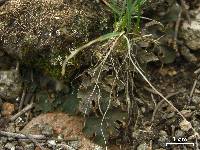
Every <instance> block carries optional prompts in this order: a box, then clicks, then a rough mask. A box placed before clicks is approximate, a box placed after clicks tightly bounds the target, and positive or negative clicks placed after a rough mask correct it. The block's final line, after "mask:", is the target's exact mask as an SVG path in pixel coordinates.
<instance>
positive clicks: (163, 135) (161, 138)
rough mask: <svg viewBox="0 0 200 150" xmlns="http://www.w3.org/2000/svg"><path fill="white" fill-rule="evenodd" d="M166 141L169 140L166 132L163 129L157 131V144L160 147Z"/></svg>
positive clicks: (163, 145)
mask: <svg viewBox="0 0 200 150" xmlns="http://www.w3.org/2000/svg"><path fill="white" fill-rule="evenodd" d="M168 141H169V136H168V134H167V132H166V131H164V130H161V131H160V133H159V139H158V142H159V145H160V146H162V147H165V144H166V142H168Z"/></svg>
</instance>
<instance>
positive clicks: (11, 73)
mask: <svg viewBox="0 0 200 150" xmlns="http://www.w3.org/2000/svg"><path fill="white" fill-rule="evenodd" d="M21 89H22V80H21V78H20V74H19V72H18V70H14V69H11V70H7V71H0V97H1V98H3V99H16V98H17V97H18V96H19V94H20V92H21Z"/></svg>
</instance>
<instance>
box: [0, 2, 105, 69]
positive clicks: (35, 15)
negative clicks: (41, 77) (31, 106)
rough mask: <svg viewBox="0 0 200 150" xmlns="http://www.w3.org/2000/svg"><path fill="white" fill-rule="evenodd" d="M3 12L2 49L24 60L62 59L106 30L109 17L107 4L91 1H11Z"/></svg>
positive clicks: (0, 34) (1, 9) (0, 38)
mask: <svg viewBox="0 0 200 150" xmlns="http://www.w3.org/2000/svg"><path fill="white" fill-rule="evenodd" d="M0 12H1V14H0V43H1V44H0V49H4V50H5V51H6V52H7V53H8V54H10V55H12V56H14V57H17V58H19V59H21V60H23V61H24V60H25V61H29V60H30V59H33V60H34V59H35V58H36V57H38V55H40V56H41V55H44V56H43V58H45V59H49V60H45V63H47V62H52V59H55V56H56V57H61V61H62V59H63V58H64V56H65V55H66V54H69V53H70V50H73V49H75V48H76V47H77V46H80V45H82V43H85V42H87V41H88V40H90V39H92V38H95V37H96V36H98V35H100V34H101V33H103V32H104V31H103V30H104V29H105V28H106V27H107V22H108V20H109V17H108V13H107V12H106V11H105V9H104V8H103V6H102V5H101V4H100V3H98V4H97V3H95V1H91V0H84V1H82V2H80V0H73V1H68V0H64V1H63V0H32V1H30V0H10V1H8V2H6V4H4V5H3V6H1V7H0ZM27 56H28V59H27ZM52 57H53V58H52ZM40 61H41V60H40ZM75 64H77V62H76V63H75ZM54 65H55V63H54ZM57 65H60V62H58V63H57ZM45 66H46V65H45ZM78 66H79V65H78Z"/></svg>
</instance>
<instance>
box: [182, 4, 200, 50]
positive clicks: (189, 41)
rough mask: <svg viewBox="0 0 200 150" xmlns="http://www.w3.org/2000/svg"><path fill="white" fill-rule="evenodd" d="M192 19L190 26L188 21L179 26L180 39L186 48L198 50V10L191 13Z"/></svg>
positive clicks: (199, 31) (199, 10)
mask: <svg viewBox="0 0 200 150" xmlns="http://www.w3.org/2000/svg"><path fill="white" fill-rule="evenodd" d="M191 13H192V14H193V16H194V18H192V20H191V24H189V23H188V21H187V20H186V21H184V22H183V24H182V26H181V31H180V37H181V38H183V40H184V42H185V44H186V46H188V47H189V48H190V49H191V50H199V49H200V8H199V9H196V10H193V11H191Z"/></svg>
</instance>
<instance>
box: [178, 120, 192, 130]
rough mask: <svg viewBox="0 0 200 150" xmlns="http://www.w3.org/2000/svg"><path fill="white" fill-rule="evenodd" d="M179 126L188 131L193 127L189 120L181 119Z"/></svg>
mask: <svg viewBox="0 0 200 150" xmlns="http://www.w3.org/2000/svg"><path fill="white" fill-rule="evenodd" d="M179 126H180V128H181V130H183V131H186V132H187V131H189V130H190V129H191V128H192V125H191V123H190V122H188V121H187V120H183V121H181V122H180V124H179Z"/></svg>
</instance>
